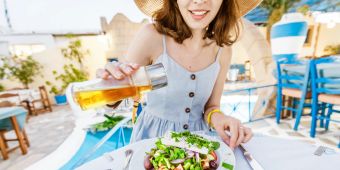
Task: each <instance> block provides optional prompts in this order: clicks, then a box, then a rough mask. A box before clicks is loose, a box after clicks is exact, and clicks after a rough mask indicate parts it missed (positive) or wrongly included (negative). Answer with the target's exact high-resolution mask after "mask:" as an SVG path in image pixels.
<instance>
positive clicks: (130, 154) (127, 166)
mask: <svg viewBox="0 0 340 170" xmlns="http://www.w3.org/2000/svg"><path fill="white" fill-rule="evenodd" d="M132 155H133V150H132V149H128V150H126V151H125V157H126V160H125V165H124V168H123V170H128V168H129V165H130V160H131V157H132Z"/></svg>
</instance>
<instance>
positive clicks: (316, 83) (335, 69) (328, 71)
mask: <svg viewBox="0 0 340 170" xmlns="http://www.w3.org/2000/svg"><path fill="white" fill-rule="evenodd" d="M311 65H312V66H311V67H312V68H311V79H312V91H313V93H314V92H315V93H316V94H319V93H326V94H340V72H339V68H340V56H332V57H326V58H320V59H314V60H312V64H311Z"/></svg>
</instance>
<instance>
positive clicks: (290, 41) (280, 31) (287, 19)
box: [270, 13, 308, 61]
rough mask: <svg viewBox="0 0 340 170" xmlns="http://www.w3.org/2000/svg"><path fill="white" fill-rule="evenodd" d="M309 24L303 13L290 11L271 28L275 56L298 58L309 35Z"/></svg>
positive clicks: (272, 47) (275, 57)
mask: <svg viewBox="0 0 340 170" xmlns="http://www.w3.org/2000/svg"><path fill="white" fill-rule="evenodd" d="M307 26H308V24H307V22H306V21H305V19H304V17H303V15H302V14H301V13H288V14H285V15H283V16H282V18H281V20H280V21H279V22H277V23H275V24H274V25H273V26H272V28H271V35H270V36H271V37H270V38H271V50H272V54H273V58H274V60H275V61H277V60H278V59H280V58H288V59H292V60H294V59H296V58H297V57H298V53H299V52H300V50H301V48H302V47H303V44H304V42H305V40H306V36H307V30H308V28H307Z"/></svg>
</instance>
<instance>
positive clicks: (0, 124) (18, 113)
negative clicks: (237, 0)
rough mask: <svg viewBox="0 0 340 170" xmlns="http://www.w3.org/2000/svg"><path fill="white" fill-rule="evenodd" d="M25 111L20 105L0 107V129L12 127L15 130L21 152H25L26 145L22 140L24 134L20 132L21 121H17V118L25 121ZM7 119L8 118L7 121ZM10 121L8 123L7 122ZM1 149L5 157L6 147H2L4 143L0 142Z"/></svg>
mask: <svg viewBox="0 0 340 170" xmlns="http://www.w3.org/2000/svg"><path fill="white" fill-rule="evenodd" d="M26 114H27V111H26V110H25V109H24V108H22V107H3V108H0V129H8V130H10V129H12V128H13V130H14V131H15V134H16V136H17V138H18V141H19V146H20V149H21V152H22V154H26V153H27V145H26V143H25V141H24V136H23V133H22V130H21V129H22V128H23V127H20V125H23V123H18V121H17V118H18V119H19V121H20V122H25V117H26ZM7 119H10V121H8V120H7ZM9 122H10V123H9ZM0 145H1V146H0V147H1V151H2V153H3V154H4V157H5V159H6V158H7V157H8V155H7V151H5V150H6V148H5V147H4V144H3V143H1V144H0Z"/></svg>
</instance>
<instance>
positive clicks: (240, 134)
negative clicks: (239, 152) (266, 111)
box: [235, 125, 245, 146]
mask: <svg viewBox="0 0 340 170" xmlns="http://www.w3.org/2000/svg"><path fill="white" fill-rule="evenodd" d="M244 131H245V129H244V127H243V126H242V125H240V126H239V130H238V139H237V141H236V145H235V146H238V145H240V143H242V142H243V140H244V134H245V132H244Z"/></svg>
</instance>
